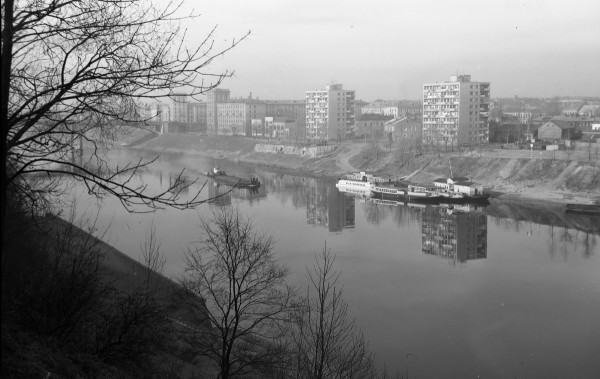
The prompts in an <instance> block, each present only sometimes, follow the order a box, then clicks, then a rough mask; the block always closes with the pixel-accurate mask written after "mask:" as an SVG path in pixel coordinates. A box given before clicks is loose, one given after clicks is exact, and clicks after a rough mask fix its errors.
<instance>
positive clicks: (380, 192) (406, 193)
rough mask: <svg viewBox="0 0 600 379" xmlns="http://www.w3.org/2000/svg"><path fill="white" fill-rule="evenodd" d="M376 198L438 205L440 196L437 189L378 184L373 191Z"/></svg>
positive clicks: (410, 184) (414, 185) (374, 185)
mask: <svg viewBox="0 0 600 379" xmlns="http://www.w3.org/2000/svg"><path fill="white" fill-rule="evenodd" d="M371 191H372V192H373V194H374V195H375V196H376V197H380V198H382V199H388V200H399V201H415V202H428V203H429V202H430V203H437V202H439V201H440V196H439V195H438V194H437V193H436V189H435V187H432V186H424V185H421V184H415V183H403V182H390V183H376V184H373V188H372V189H371Z"/></svg>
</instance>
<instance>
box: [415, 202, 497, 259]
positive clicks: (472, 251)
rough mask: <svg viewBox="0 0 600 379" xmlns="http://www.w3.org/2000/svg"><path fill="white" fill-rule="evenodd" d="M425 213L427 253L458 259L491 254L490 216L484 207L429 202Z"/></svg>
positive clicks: (480, 257) (425, 250)
mask: <svg viewBox="0 0 600 379" xmlns="http://www.w3.org/2000/svg"><path fill="white" fill-rule="evenodd" d="M422 217H423V220H422V224H421V225H422V226H421V234H422V251H423V253H425V254H429V255H436V256H440V257H444V258H446V259H449V260H450V261H452V262H454V263H456V262H461V263H463V262H466V261H468V260H472V259H484V258H487V217H486V216H485V215H484V214H483V213H481V210H480V209H477V208H474V207H458V208H455V207H452V208H450V207H443V206H440V207H438V206H432V205H429V206H427V207H425V209H423V213H422Z"/></svg>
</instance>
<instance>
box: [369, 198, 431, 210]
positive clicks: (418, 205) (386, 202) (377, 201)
mask: <svg viewBox="0 0 600 379" xmlns="http://www.w3.org/2000/svg"><path fill="white" fill-rule="evenodd" d="M371 201H373V203H375V204H382V205H391V206H393V207H397V206H399V205H400V206H407V207H411V208H425V207H426V206H427V205H425V204H422V203H409V202H404V201H395V200H386V199H377V198H373V199H371Z"/></svg>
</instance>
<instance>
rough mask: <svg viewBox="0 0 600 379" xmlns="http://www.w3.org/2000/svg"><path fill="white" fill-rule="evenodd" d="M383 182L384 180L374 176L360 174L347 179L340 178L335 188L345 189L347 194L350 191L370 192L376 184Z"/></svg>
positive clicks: (349, 175)
mask: <svg viewBox="0 0 600 379" xmlns="http://www.w3.org/2000/svg"><path fill="white" fill-rule="evenodd" d="M383 181H384V180H383V178H380V177H378V176H373V175H371V174H367V173H365V172H358V173H354V174H348V175H346V177H345V178H340V179H339V180H338V182H337V183H336V184H335V186H336V187H337V188H338V189H340V188H344V189H345V190H346V192H350V191H348V190H358V191H368V192H370V191H371V189H372V187H373V184H374V183H380V182H383Z"/></svg>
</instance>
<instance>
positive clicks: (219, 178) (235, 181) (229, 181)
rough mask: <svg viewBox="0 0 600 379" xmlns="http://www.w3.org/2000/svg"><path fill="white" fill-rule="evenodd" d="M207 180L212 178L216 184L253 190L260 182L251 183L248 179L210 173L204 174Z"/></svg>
mask: <svg viewBox="0 0 600 379" xmlns="http://www.w3.org/2000/svg"><path fill="white" fill-rule="evenodd" d="M206 175H207V176H208V177H209V178H212V179H213V180H214V181H215V182H217V183H222V184H226V185H228V186H231V187H236V188H250V189H255V188H258V187H260V182H252V181H250V180H248V179H243V178H238V177H236V176H230V175H215V174H212V173H208V174H206Z"/></svg>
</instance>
